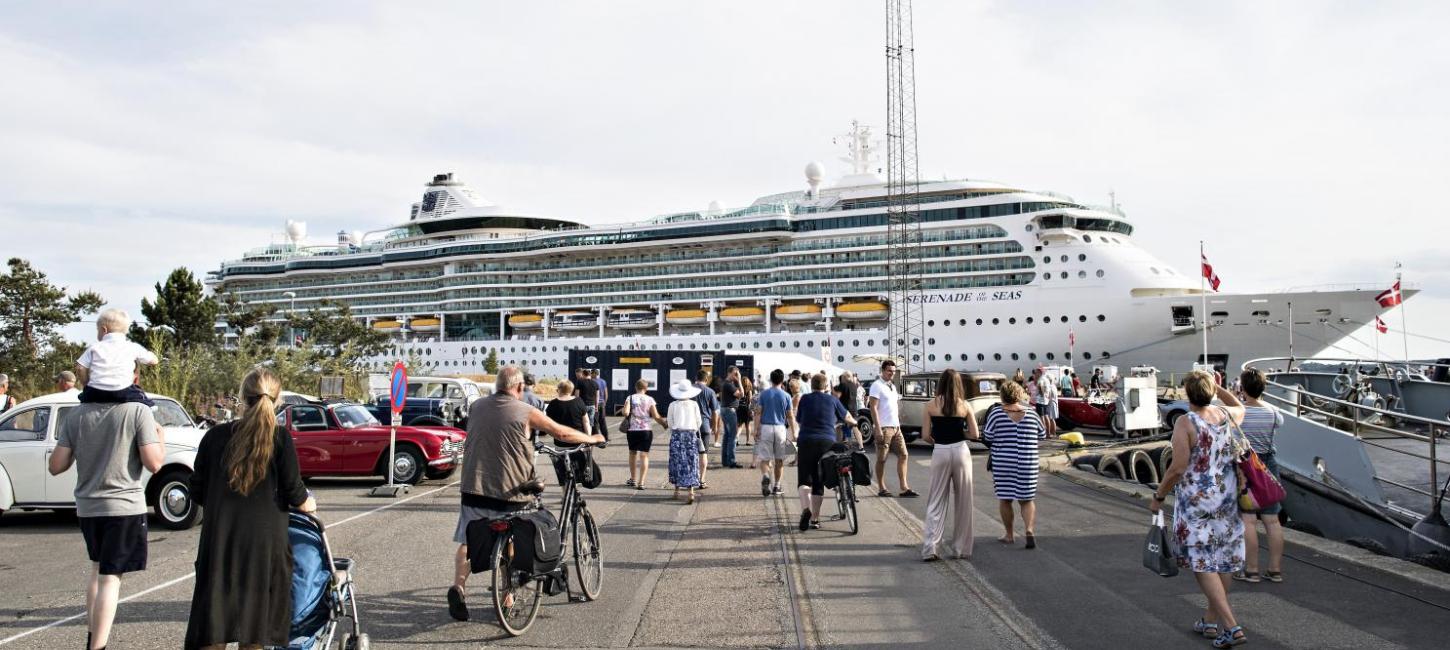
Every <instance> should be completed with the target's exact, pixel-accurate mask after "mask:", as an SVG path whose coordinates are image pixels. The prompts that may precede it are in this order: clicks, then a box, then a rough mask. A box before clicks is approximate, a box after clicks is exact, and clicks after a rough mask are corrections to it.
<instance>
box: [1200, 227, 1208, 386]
mask: <svg viewBox="0 0 1450 650" xmlns="http://www.w3.org/2000/svg"><path fill="white" fill-rule="evenodd" d="M1205 259H1207V257H1206V256H1205V255H1204V252H1203V240H1202V239H1200V240H1198V297H1199V299H1200V301H1201V304H1200V310H1201V311H1199V314H1200V315H1199V317H1200V318H1202V319H1203V363H1204V364H1207V363H1208V290H1207V289H1206V288H1205V287H1204V282H1205V281H1206V280H1207V278H1205V277H1204V272H1203V261H1204V260H1205Z"/></svg>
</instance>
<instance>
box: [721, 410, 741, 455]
mask: <svg viewBox="0 0 1450 650" xmlns="http://www.w3.org/2000/svg"><path fill="white" fill-rule="evenodd" d="M720 425H721V428H723V429H725V436H724V438H723V439H722V440H721V441H720V464H721V465H724V466H726V467H729V466H731V465H734V464H735V434H736V432H737V431H738V430H739V429H740V421H739V420H737V419H736V416H735V409H733V408H726V409H720Z"/></svg>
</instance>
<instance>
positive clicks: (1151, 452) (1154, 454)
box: [1143, 445, 1173, 476]
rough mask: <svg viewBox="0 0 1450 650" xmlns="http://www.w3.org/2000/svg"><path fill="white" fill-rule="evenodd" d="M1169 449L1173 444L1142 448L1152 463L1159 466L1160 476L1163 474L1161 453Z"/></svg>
mask: <svg viewBox="0 0 1450 650" xmlns="http://www.w3.org/2000/svg"><path fill="white" fill-rule="evenodd" d="M1171 449H1173V445H1158V446H1156V447H1149V448H1147V449H1144V450H1143V451H1145V452H1147V453H1148V457H1149V458H1152V459H1153V464H1154V465H1155V466H1157V467H1158V468H1159V469H1158V474H1159V475H1160V476H1161V475H1162V474H1163V469H1162V468H1163V454H1165V453H1167V452H1168V451H1169V450H1171Z"/></svg>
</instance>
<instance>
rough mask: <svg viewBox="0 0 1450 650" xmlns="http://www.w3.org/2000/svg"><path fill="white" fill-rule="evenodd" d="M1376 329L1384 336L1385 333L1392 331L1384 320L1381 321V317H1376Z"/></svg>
mask: <svg viewBox="0 0 1450 650" xmlns="http://www.w3.org/2000/svg"><path fill="white" fill-rule="evenodd" d="M1374 328H1375V329H1376V330H1378V331H1379V333H1380V334H1384V333H1385V332H1388V331H1390V326H1389V325H1386V324H1385V322H1384V321H1383V320H1380V317H1379V316H1375V317H1374Z"/></svg>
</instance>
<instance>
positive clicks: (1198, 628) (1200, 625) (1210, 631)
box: [1193, 618, 1218, 639]
mask: <svg viewBox="0 0 1450 650" xmlns="http://www.w3.org/2000/svg"><path fill="white" fill-rule="evenodd" d="M1193 631H1194V632H1197V633H1198V634H1201V635H1203V636H1204V637H1206V638H1209V639H1212V638H1215V637H1217V636H1218V623H1209V622H1208V621H1205V620H1203V619H1201V618H1200V619H1198V622H1197V623H1194V624H1193Z"/></svg>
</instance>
